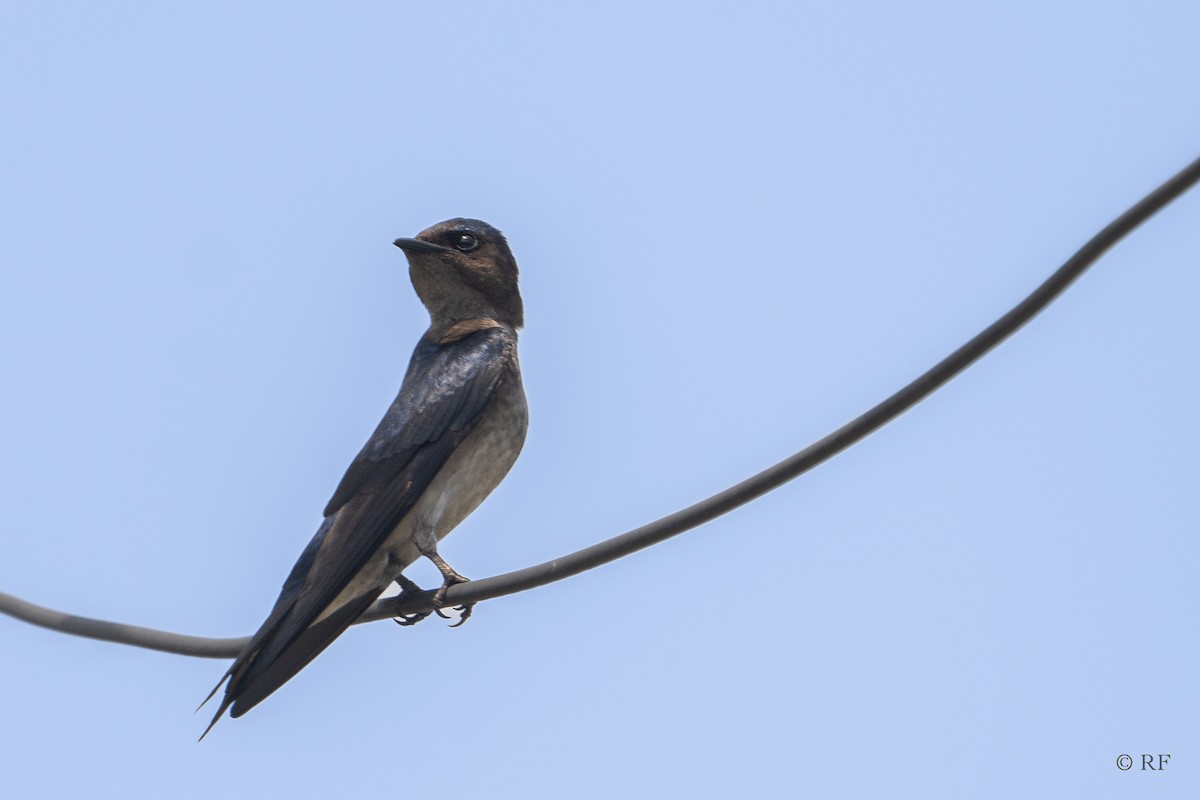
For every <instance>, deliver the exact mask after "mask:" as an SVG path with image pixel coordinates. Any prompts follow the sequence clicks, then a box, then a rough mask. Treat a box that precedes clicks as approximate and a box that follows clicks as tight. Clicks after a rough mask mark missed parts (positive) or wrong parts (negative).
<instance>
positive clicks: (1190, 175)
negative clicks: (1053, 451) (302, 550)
mask: <svg viewBox="0 0 1200 800" xmlns="http://www.w3.org/2000/svg"><path fill="white" fill-rule="evenodd" d="M1198 181H1200V159H1197V160H1195V161H1193V162H1192V163H1191V164H1189V165H1188V166H1187V167H1185V168H1184V169H1183V170H1181V171H1180V172H1179V173H1178V174H1176V175H1175V176H1174V177H1172V178H1171V179H1169V180H1168V181H1167V182H1166V183H1164V184H1162V185H1161V186H1159V187H1158V188H1157V189H1155V190H1154V191H1153V192H1151V193H1150V194H1148V195H1146V197H1145V198H1143V199H1142V200H1141V201H1139V202H1138V203H1137V204H1136V205H1134V206H1133V207H1132V208H1130V209H1129V210H1128V211H1126V212H1125V213H1124V214H1122V215H1121V216H1120V217H1118V218H1117V219H1116V220H1114V221H1113V222H1112V223H1111V224H1110V225H1108V226H1107V227H1106V228H1105V229H1104V230H1102V231H1100V233H1098V234H1096V235H1095V236H1094V237H1092V239H1091V240H1090V241H1088V243H1087V244H1085V245H1084V246H1083V247H1082V248H1080V249H1079V251H1078V252H1077V253H1075V255H1073V256H1071V258H1069V259H1068V260H1067V262H1066V263H1065V264H1063V265H1062V266H1061V267H1059V269H1058V270H1057V271H1056V272H1055V273H1054V274H1053V275H1051V276H1050V277H1049V278H1048V279H1047V280H1046V281H1045V282H1044V283H1043V284H1042V285H1041V286H1039V287H1038V288H1037V289H1035V290H1034V291H1033V292H1032V293H1031V294H1030V295H1029V296H1028V297H1026V298H1025V299H1024V300H1022V301H1021V302H1020V303H1018V304H1017V305H1016V306H1015V307H1014V308H1013V309H1012V310H1011V311H1009V312H1008V313H1007V314H1005V315H1004V316H1002V317H1001V318H1000V319H998V320H996V321H995V322H994V323H992V324H991V325H989V326H988V327H987V328H986V329H985V330H984V331H983V332H981V333H980V334H979V335H978V336H976V337H975V338H973V339H971V341H969V342H967V343H966V344H964V345H963V346H962V347H960V348H958V349H957V350H955V351H954V352H953V353H951V354H950V355H949V356H947V357H946V358H944V359H943V360H942V361H940V362H938V363H937V364H936V365H935V366H934V367H933V368H931V369H930V370H928V371H927V372H925V373H924V374H923V375H921V376H920V377H919V378H917V379H916V380H915V381H913V382H912V383H910V384H908V385H907V386H905V387H904V388H903V389H901V390H900V391H898V392H896V393H895V394H893V395H892V396H891V397H888V398H887V399H886V400H884V401H883V402H881V403H879V404H878V405H877V406H875V407H874V408H872V409H871V410H869V411H867V412H866V413H865V414H863V415H861V416H859V417H857V418H855V419H854V420H852V421H850V422H849V423H847V424H846V425H843V426H842V427H841V428H838V429H837V430H836V431H834V432H833V433H831V434H829V435H828V436H826V437H825V438H823V439H821V440H819V441H817V442H815V443H813V444H811V445H809V446H808V447H806V448H804V449H803V450H801V451H800V452H798V453H796V454H795V455H793V456H791V457H789V458H786V459H784V460H783V461H780V462H779V463H778V464H776V465H775V466H773V467H770V468H768V469H765V470H763V471H762V472H760V473H758V474H757V475H755V476H753V477H751V478H748V479H747V480H744V481H742V482H741V483H739V484H737V485H736V486H733V487H730V488H729V489H726V490H725V491H723V492H720V493H719V494H716V495H713V496H712V497H710V498H708V499H707V500H702V501H701V502H699V503H696V504H695V505H692V506H689V507H687V508H685V509H683V510H682V511H677V512H675V513H674V514H671V515H669V516H666V517H663V518H662V519H659V520H656V521H654V522H651V523H649V524H648V525H643V526H641V527H640V528H635V529H634V530H631V531H629V532H627V533H623V534H621V535H620V536H615V537H613V538H611V539H608V540H606V541H603V542H600V543H599V544H595V545H592V546H591V547H587V548H584V549H583V550H580V551H578V552H575V553H571V554H570V555H567V556H564V557H562V558H557V559H555V560H553V561H547V562H546V563H544V564H538V565H537V566H533V567H526V568H525V569H521V570H517V571H516V572H509V573H506V574H504V575H498V576H496V577H494V578H484V579H482V580H476V581H471V582H470V583H463V584H459V585H457V586H453V587H451V588H450V589H449V591H447V592H446V602H447V603H449V604H451V605H459V604H464V603H477V602H480V601H482V600H490V599H493V598H496V597H503V596H504V595H508V594H513V593H515V592H522V591H525V590H527V589H533V588H535V587H537V586H544V585H546V584H547V583H553V582H554V581H558V580H562V579H563V578H568V577H570V576H572V575H578V574H579V573H581V572H585V571H586V570H589V569H592V568H594V567H598V566H600V565H601V564H607V563H608V562H610V561H615V560H616V559H618V558H622V557H624V556H627V555H629V554H631V553H635V552H637V551H638V550H641V549H643V548H646V547H650V546H651V545H654V544H658V543H659V542H662V541H664V540H666V539H669V538H671V537H672V536H675V535H677V534H680V533H683V532H684V531H686V530H690V529H692V528H695V527H697V526H698V525H702V524H704V523H705V522H708V521H710V520H713V519H715V518H717V517H719V516H721V515H722V514H725V513H727V512H729V511H732V510H733V509H735V508H737V507H738V506H740V505H743V504H745V503H748V502H750V501H751V500H754V499H755V498H758V497H761V496H762V495H764V494H766V493H767V492H769V491H771V490H772V489H776V488H778V487H779V486H781V485H783V484H784V483H786V482H788V481H790V480H792V479H793V478H796V477H798V476H799V475H802V474H804V473H805V472H807V471H808V470H810V469H812V468H813V467H815V466H817V465H818V464H820V463H822V462H824V461H826V460H828V459H830V458H832V457H833V456H835V455H837V454H838V453H840V452H842V451H843V450H845V449H846V448H847V447H849V446H850V445H852V444H854V443H855V442H858V441H859V440H861V439H863V438H865V437H866V436H868V435H870V434H871V433H873V432H874V431H876V430H878V429H879V428H880V427H882V426H883V425H885V424H886V423H888V422H890V421H891V420H893V419H895V418H896V417H898V416H900V415H901V414H903V413H904V412H905V411H907V410H908V409H909V408H911V407H912V406H913V405H915V404H916V403H918V402H920V401H921V400H923V399H924V398H926V397H928V396H929V395H930V394H932V393H933V392H934V391H935V390H936V389H937V388H938V387H940V386H941V385H942V384H944V383H945V382H946V381H948V380H950V379H951V378H953V377H954V376H955V375H957V374H958V373H960V372H962V371H963V370H964V369H966V368H967V367H969V366H970V365H971V364H973V363H974V362H975V361H976V360H977V359H979V358H980V357H981V356H983V355H984V354H985V353H987V352H988V351H990V350H991V349H992V348H994V347H995V346H996V345H998V344H1000V342H1002V341H1004V340H1005V339H1006V338H1008V337H1009V336H1011V335H1012V334H1013V333H1014V332H1016V331H1017V330H1018V329H1019V328H1020V327H1021V326H1022V325H1024V324H1025V323H1026V322H1028V321H1029V320H1031V319H1033V317H1035V316H1036V315H1037V314H1038V313H1040V312H1041V311H1042V310H1043V309H1044V308H1046V306H1048V305H1049V304H1050V303H1051V302H1053V301H1054V299H1055V298H1057V297H1058V296H1059V295H1060V294H1062V292H1063V291H1064V290H1066V288H1067V287H1068V286H1070V285H1071V283H1072V282H1073V281H1074V280H1075V279H1076V278H1078V277H1079V276H1080V275H1082V274H1083V273H1084V271H1085V270H1087V269H1088V268H1089V267H1090V266H1091V265H1092V264H1094V263H1095V262H1096V261H1097V260H1098V259H1099V258H1100V256H1102V255H1103V254H1104V253H1105V252H1107V251H1108V250H1109V248H1111V247H1112V246H1113V245H1115V244H1116V243H1117V242H1119V241H1120V240H1121V239H1122V238H1124V237H1125V236H1127V235H1128V234H1129V233H1130V232H1131V231H1133V230H1134V229H1135V228H1136V227H1137V226H1139V225H1141V224H1142V223H1143V222H1145V221H1146V220H1147V219H1149V218H1150V217H1152V216H1153V215H1154V214H1155V213H1156V212H1158V211H1159V210H1160V209H1162V208H1163V207H1164V206H1166V205H1167V204H1168V203H1170V202H1171V201H1172V200H1174V199H1175V198H1177V197H1179V196H1180V195H1181V194H1183V193H1184V192H1186V191H1187V190H1188V189H1190V188H1191V187H1192V186H1193V185H1195V184H1196V183H1197V182H1198ZM432 599H433V592H432V591H428V592H421V593H419V594H414V595H410V596H407V597H404V598H400V597H396V598H388V599H386V600H380V601H378V602H376V603H375V604H374V605H373V606H371V608H369V609H368V610H367V612H366V613H365V614H363V616H362V617H360V618H359V619H358V622H371V621H374V620H379V619H386V618H389V617H394V616H397V615H399V614H410V613H413V612H418V611H428V610H431V609H432V608H433V605H432ZM0 612H3V613H6V614H10V615H11V616H14V617H17V618H18V619H22V620H25V621H26V622H30V623H33V624H35V625H41V626H43V627H47V628H52V629H54V630H57V631H61V632H63V633H70V634H74V635H76V636H86V637H89V638H93V639H103V640H105V641H110V642H118V643H121V644H131V645H135V646H137V647H146V648H150V649H152V650H165V651H166V652H170V653H179V654H181V655H192V656H204V657H210V658H224V657H228V658H232V657H234V656H236V655H237V654H238V652H239V651H240V650H241V649H242V647H243V646H245V644H246V642H247V641H249V638H248V637H241V638H234V639H210V638H205V637H198V636H184V635H182V634H177V633H168V632H165V631H156V630H153V629H150V628H140V627H137V626H132V625H122V624H120V623H114V622H106V621H104V620H96V619H90V618H88V617H78V616H74V615H70V614H64V613H62V612H58V611H52V610H50V609H47V608H42V607H40V606H36V605H34V604H32V603H28V602H26V601H23V600H20V599H18V598H16V597H13V596H11V595H6V594H0Z"/></svg>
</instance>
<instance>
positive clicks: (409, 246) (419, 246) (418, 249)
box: [392, 239, 449, 255]
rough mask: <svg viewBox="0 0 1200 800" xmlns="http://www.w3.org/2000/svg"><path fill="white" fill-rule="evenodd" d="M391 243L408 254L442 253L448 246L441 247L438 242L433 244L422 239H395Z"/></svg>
mask: <svg viewBox="0 0 1200 800" xmlns="http://www.w3.org/2000/svg"><path fill="white" fill-rule="evenodd" d="M392 244H394V245H396V247H399V248H400V249H401V250H403V251H404V252H405V253H407V254H409V255H412V254H414V253H442V252H445V251H446V250H449V248H448V247H442V246H441V245H440V244H433V243H432V242H427V241H425V240H424V239H397V240H396V241H394V242H392Z"/></svg>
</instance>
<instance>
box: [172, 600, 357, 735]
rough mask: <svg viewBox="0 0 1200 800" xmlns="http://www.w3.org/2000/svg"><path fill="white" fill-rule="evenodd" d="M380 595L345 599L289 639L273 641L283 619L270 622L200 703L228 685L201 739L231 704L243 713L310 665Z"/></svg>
mask: <svg viewBox="0 0 1200 800" xmlns="http://www.w3.org/2000/svg"><path fill="white" fill-rule="evenodd" d="M378 595H379V592H378V591H372V592H368V593H366V594H364V595H362V596H361V597H359V598H357V599H355V600H352V601H351V602H349V603H346V604H345V605H343V606H342V607H341V608H339V609H338V610H337V611H334V612H333V613H332V614H330V615H329V616H327V617H325V618H324V619H322V620H320V621H319V622H317V623H314V624H313V625H310V626H308V627H307V628H305V629H304V630H303V631H302V632H301V633H300V635H298V636H296V637H294V638H293V639H292V640H291V641H290V642H279V641H273V638H275V637H274V634H275V633H277V632H278V631H279V629H280V628H281V627H283V626H282V623H283V621H284V620H283V619H280V620H278V621H277V622H275V624H273V625H271V626H270V627H271V630H270V632H269V633H267V634H266V635H262V636H258V635H256V636H255V637H254V639H255V640H252V641H251V643H250V644H249V645H248V646H247V648H246V651H245V652H243V653H242V654H241V655H239V656H238V658H237V660H236V661H234V662H233V665H232V666H231V667H230V668H229V671H228V672H226V673H225V675H224V676H223V677H222V678H221V680H220V681H219V682H218V683H217V685H216V686H215V687H213V690H212V691H211V692H209V694H208V697H206V698H205V699H204V703H201V704H200V706H201V707H203V706H204V704H205V703H207V702H208V701H209V700H211V699H212V698H213V696H214V695H216V693H217V690H218V689H220V688H221V685H222V684H224V685H225V696H224V697H222V698H221V705H220V707H219V708H218V709H217V713H216V714H214V715H213V718H212V721H211V722H209V723H208V727H207V728H205V729H204V733H202V734H201V735H200V739H199V740H198V741H203V740H204V737H205V736H207V735H208V732H209V731H211V730H212V729H213V726H214V725H216V724H217V721H218V720H220V719H221V715H223V714H224V713H225V711H226V709H228V708H230V706H232V707H233V710H232V711H230V714H229V715H230V716H231V717H234V718H236V717H240V716H242V715H243V714H245V713H246V712H247V711H249V710H250V709H252V708H254V707H255V706H256V705H258V704H259V703H261V702H262V701H263V700H265V699H266V698H267V697H268V696H270V695H271V694H272V693H273V692H274V691H275V690H276V689H278V688H279V687H280V686H282V685H283V684H285V683H287V682H288V681H289V680H291V678H292V676H293V675H295V674H296V673H298V672H299V671H300V670H302V669H304V668H305V667H306V666H308V663H309V662H310V661H312V660H313V659H314V658H316V657H317V656H318V655H320V653H321V651H323V650H324V649H325V648H326V647H328V646H329V645H330V644H332V643H333V640H334V639H336V638H337V637H339V636H341V635H342V633H343V632H344V631H345V630H346V629H347V628H349V627H350V625H352V624H353V623H354V620H356V619H358V618H359V616H360V615H361V614H362V613H363V612H364V611H366V610H367V609H368V608H369V607H370V606H371V603H373V602H374V601H375V598H376V597H377V596H378ZM265 627H267V626H264V628H265ZM227 680H228V683H226V681H227ZM196 710H197V711H199V710H200V709H199V708H197V709H196Z"/></svg>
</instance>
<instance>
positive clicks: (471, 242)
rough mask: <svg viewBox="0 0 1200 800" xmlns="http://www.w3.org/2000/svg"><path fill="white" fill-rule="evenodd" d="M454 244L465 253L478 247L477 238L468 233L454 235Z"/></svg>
mask: <svg viewBox="0 0 1200 800" xmlns="http://www.w3.org/2000/svg"><path fill="white" fill-rule="evenodd" d="M454 246H455V247H457V248H458V249H459V250H462V251H463V252H464V253H466V252H468V251H470V250H474V249H475V248H476V247H479V240H478V239H477V238H475V236H474V235H472V234H470V233H460V234H458V236H456V237H454Z"/></svg>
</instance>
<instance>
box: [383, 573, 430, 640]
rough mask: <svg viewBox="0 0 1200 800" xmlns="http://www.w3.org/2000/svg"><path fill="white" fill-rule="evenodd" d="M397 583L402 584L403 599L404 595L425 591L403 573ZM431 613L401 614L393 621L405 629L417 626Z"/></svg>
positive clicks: (401, 594)
mask: <svg viewBox="0 0 1200 800" xmlns="http://www.w3.org/2000/svg"><path fill="white" fill-rule="evenodd" d="M396 583H398V584H400V596H401V597H404V595H406V594H411V593H413V592H421V591H424V590H423V589H422V588H421V587H420V586H418V585H417V584H416V582H415V581H413V580H412V579H411V578H408V577H406V576H405V575H404V574H403V573H401V574H400V575H399V576H398V577H397V578H396ZM430 613H432V612H429V611H418V612H417V613H415V614H401V615H400V616H398V617H393V618H392V621H393V622H395V623H396V624H397V625H403V626H405V627H408V626H409V625H416V624H417V623H418V622H420V621H421V620H423V619H425V618H426V617H428V616H429V615H430Z"/></svg>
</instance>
